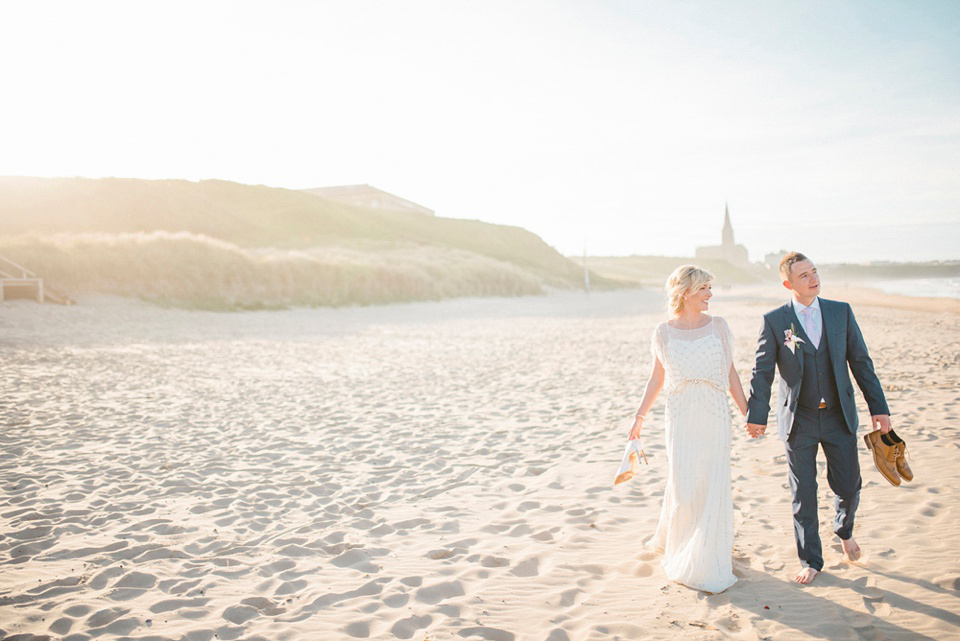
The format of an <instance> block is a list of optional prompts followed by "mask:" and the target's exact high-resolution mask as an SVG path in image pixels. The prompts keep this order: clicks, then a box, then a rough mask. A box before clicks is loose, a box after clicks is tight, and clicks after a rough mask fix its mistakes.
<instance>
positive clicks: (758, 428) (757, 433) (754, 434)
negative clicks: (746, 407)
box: [747, 423, 767, 438]
mask: <svg viewBox="0 0 960 641" xmlns="http://www.w3.org/2000/svg"><path fill="white" fill-rule="evenodd" d="M766 431H767V426H766V425H757V424H756V423H747V433H748V434H750V437H751V438H759V437H761V436H763V433H764V432H766Z"/></svg>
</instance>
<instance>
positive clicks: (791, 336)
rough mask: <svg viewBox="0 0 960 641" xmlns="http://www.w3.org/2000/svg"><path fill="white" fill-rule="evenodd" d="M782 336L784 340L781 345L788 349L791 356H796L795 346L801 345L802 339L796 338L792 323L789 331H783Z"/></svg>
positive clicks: (795, 329) (795, 330)
mask: <svg viewBox="0 0 960 641" xmlns="http://www.w3.org/2000/svg"><path fill="white" fill-rule="evenodd" d="M783 336H784V338H785V339H786V340H784V341H783V344H784V345H786V346H787V347H788V348H789V349H790V353H791V354H796V353H797V352H796V349H797V344H798V343H802V342H803V339H802V338H800V337H799V336H797V328H795V327H794V326H793V323H790V329H785V330H783Z"/></svg>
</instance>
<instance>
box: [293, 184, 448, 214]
mask: <svg viewBox="0 0 960 641" xmlns="http://www.w3.org/2000/svg"><path fill="white" fill-rule="evenodd" d="M303 191H305V192H307V193H310V194H315V195H317V196H320V197H322V198H326V199H327V200H333V201H335V202H338V203H343V204H345V205H353V206H355V207H366V208H367V209H384V210H387V211H402V212H409V213H414V214H423V215H425V216H433V215H435V214H434V212H433V210H432V209H427V208H426V207H424V206H423V205H418V204H417V203H415V202H411V201H409V200H406V199H405V198H401V197H400V196H394V195H393V194H391V193H387V192H385V191H383V190H382V189H377V188H376V187H371V186H370V185H343V186H340V187H317V188H315V189H304V190H303Z"/></svg>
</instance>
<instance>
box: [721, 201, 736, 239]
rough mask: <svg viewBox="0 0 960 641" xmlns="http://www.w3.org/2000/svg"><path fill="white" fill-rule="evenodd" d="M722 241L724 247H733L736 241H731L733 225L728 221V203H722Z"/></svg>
mask: <svg viewBox="0 0 960 641" xmlns="http://www.w3.org/2000/svg"><path fill="white" fill-rule="evenodd" d="M722 238H723V242H722V245H723V246H724V247H733V245H735V244H736V243H734V242H733V225H732V224H731V223H730V205H729V204H728V203H724V205H723V237H722Z"/></svg>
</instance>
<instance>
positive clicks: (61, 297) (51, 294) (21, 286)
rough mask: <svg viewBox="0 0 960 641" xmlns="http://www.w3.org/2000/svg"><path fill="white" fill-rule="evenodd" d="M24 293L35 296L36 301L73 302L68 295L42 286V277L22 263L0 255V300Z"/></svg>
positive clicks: (67, 303)
mask: <svg viewBox="0 0 960 641" xmlns="http://www.w3.org/2000/svg"><path fill="white" fill-rule="evenodd" d="M24 293H27V294H28V297H30V298H35V299H36V301H37V302H38V303H42V302H44V301H49V302H51V303H57V304H60V305H73V303H74V301H73V300H72V299H71V298H70V297H69V296H67V295H65V294H63V293H61V292H58V291H56V290H54V289H53V288H51V287H44V283H43V279H42V278H40V277H39V276H37V275H36V274H34V273H33V272H32V271H30V270H29V269H27V268H26V267H24V266H23V265H18V264H17V263H15V262H13V261H12V260H10V259H9V258H6V257H4V256H0V302H2V301H3V300H4V299H5V298H7V297H8V296H9V295H10V294H14V296H13V297H15V298H24V296H23V294H24Z"/></svg>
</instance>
